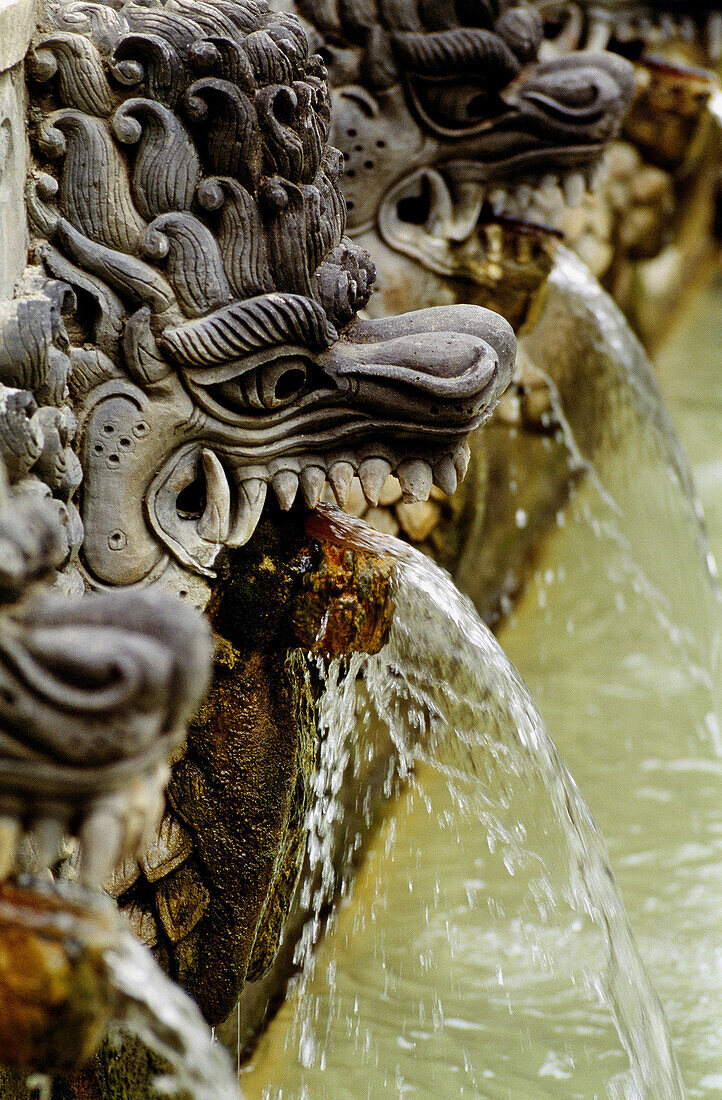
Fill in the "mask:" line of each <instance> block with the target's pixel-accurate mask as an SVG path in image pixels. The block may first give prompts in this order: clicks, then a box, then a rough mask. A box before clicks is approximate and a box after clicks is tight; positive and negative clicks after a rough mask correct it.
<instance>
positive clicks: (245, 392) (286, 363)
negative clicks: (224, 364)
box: [216, 358, 307, 409]
mask: <svg viewBox="0 0 722 1100" xmlns="http://www.w3.org/2000/svg"><path fill="white" fill-rule="evenodd" d="M306 372H307V364H306V363H305V362H304V361H303V359H300V358H288V359H279V360H276V361H275V362H274V363H267V364H266V365H265V366H263V367H258V368H257V369H256V370H251V371H248V373H247V374H242V375H241V376H240V377H239V378H233V379H231V380H230V381H228V382H222V383H221V384H220V385H219V386H218V387H217V388H216V392H217V394H218V395H219V396H220V397H222V399H223V401H224V403H227V404H229V405H231V406H232V407H235V408H241V409H248V408H252V409H278V408H281V407H282V406H283V405H289V404H290V403H291V402H292V401H293V400H295V399H296V398H297V397H298V396H299V395H300V394H301V393H302V392H303V390H304V389H305V387H306V381H307V374H306Z"/></svg>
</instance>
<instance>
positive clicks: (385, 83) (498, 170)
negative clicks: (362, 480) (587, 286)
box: [297, 0, 633, 322]
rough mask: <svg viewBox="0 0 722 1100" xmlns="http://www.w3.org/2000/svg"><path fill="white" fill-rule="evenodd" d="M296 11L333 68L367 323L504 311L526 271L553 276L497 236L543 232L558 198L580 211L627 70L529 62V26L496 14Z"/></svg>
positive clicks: (486, 0) (302, 7) (412, 8)
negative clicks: (453, 305) (478, 308)
mask: <svg viewBox="0 0 722 1100" xmlns="http://www.w3.org/2000/svg"><path fill="white" fill-rule="evenodd" d="M297 7H298V10H299V11H300V12H301V14H302V15H303V16H304V18H306V19H307V20H309V22H310V23H311V24H312V25H313V27H314V28H315V29H316V31H317V32H318V33H319V35H320V38H319V42H322V46H321V48H322V50H323V51H324V57H325V59H326V61H327V64H328V66H329V74H330V80H331V84H332V87H333V89H334V92H333V112H332V118H333V130H332V140H333V141H334V142H336V143H337V144H338V146H339V148H340V149H341V150H342V151H343V153H344V154H345V157H346V171H345V175H344V177H343V187H344V194H345V195H346V200H347V205H348V210H349V220H348V231H349V234H350V235H351V236H352V237H354V238H355V239H357V240H358V241H359V242H361V243H363V244H364V245H366V246H368V247H370V248H373V249H374V255H375V256H376V258H377V266H378V268H379V278H378V285H379V292H378V293H377V294H376V295H375V296H374V298H373V300H372V303H371V309H372V310H373V311H375V312H377V313H381V312H393V311H395V310H396V309H398V308H402V307H403V308H407V307H408V306H410V305H413V306H415V307H418V306H423V305H427V304H429V302H432V301H448V300H450V298H452V299H455V300H467V301H468V300H474V301H485V302H486V304H489V303H491V302H493V303H494V306H495V308H496V307H500V308H501V309H502V312H505V311H504V304H503V303H504V297H503V296H504V294H505V292H506V293H507V294H508V291H507V288H506V286H505V285H504V284H505V282H506V280H507V279H508V277H509V276H511V281H512V282H513V281H514V279H515V278H516V281H517V282H519V281H521V283H522V285H523V284H524V281H525V279H526V276H525V273H524V268H525V266H526V267H534V266H535V261H537V262H538V263H540V264H541V266H542V267H544V266H545V267H546V270H548V266H549V265H548V262H546V264H545V262H544V259H543V257H541V258H540V256H539V252H540V245H539V240H538V237H539V236H540V235H539V234H536V235H535V234H534V232H533V231H527V232H524V231H522V229H521V227H518V226H516V229H515V231H514V232H513V233H512V234H511V241H510V240H509V234H508V232H506V231H505V229H504V228H503V223H504V221H505V220H506V221H507V222H508V221H509V219H512V220H513V221H514V223H515V225H516V223H518V222H519V221H522V222H524V223H529V225H530V226H533V225H535V224H536V225H537V226H539V227H546V228H548V227H549V226H553V225H554V223H555V221H558V219H559V215H560V211H562V209H563V207H564V199H565V197H566V199H567V200H568V201H569V202H571V203H573V204H575V203H577V202H579V200H580V199H581V197H582V196H583V194H584V191H585V186H586V183H587V182H588V180H590V179H591V178H592V177H593V176H594V174H595V172H596V169H597V167H598V164H599V160H600V156H601V153H602V152H603V150H604V148H605V146H606V144H607V143H608V142H609V140H610V139H611V137H612V136H613V135H614V134H615V133H616V132H617V130H618V128H619V125H620V123H621V119H622V115H623V113H624V111H625V109H626V107H627V106H628V103H629V101H630V98H631V94H632V89H633V73H632V70H631V67H630V66H629V65H628V64H627V63H626V62H625V61H624V60H622V59H620V58H617V57H614V56H612V55H610V54H595V53H591V52H585V53H576V54H570V55H569V56H566V57H563V58H558V59H552V60H550V61H539V60H538V55H539V50H540V46H541V44H542V21H541V18H540V16H539V14H538V13H537V12H536V11H535V10H534V9H533V8H531V7H530V6H527V7H521V6H514V7H512V6H510V5H509V4H506V3H498V2H497V0H480V2H479V3H477V4H473V5H468V4H461V3H454V2H453V0H450V2H448V3H441V4H438V3H425V2H424V0H418V2H417V0H408V2H405V3H403V4H389V3H387V2H385V0H380V2H379V3H377V4H373V5H367V4H362V3H355V2H353V0H352V2H351V3H346V4H336V3H334V2H332V0H329V2H324V0H298V4H297ZM511 228H513V229H514V228H515V227H514V226H512V227H511ZM542 236H543V234H542ZM377 242H379V244H378V246H377ZM507 248H508V249H509V253H510V254H507ZM541 251H542V252H543V245H542V247H541ZM406 258H408V259H410V260H411V261H413V263H412V264H409V263H408V262H407V259H406ZM510 269H511V270H510ZM414 272H415V275H414V274H413V273H414ZM424 273H426V274H424ZM438 276H441V278H438ZM450 279H458V280H466V284H465V287H464V288H463V289H459V290H458V291H455V290H453V289H452V290H451V291H450V290H449V285H450V284H449V280H450ZM537 284H538V280H537ZM472 288H474V289H472ZM476 288H481V289H476ZM495 295H498V296H499V297H498V298H497V297H495ZM463 296H465V297H463ZM513 312H514V310H513V309H511V310H509V311H506V312H505V316H507V317H510V315H511V313H513ZM512 319H513V320H514V321H515V322H516V321H517V320H518V318H517V317H514V318H512Z"/></svg>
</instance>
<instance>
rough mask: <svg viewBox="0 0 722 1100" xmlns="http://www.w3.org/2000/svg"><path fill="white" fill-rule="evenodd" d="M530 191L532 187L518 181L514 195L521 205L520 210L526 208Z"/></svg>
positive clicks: (530, 194) (529, 198) (529, 199)
mask: <svg viewBox="0 0 722 1100" xmlns="http://www.w3.org/2000/svg"><path fill="white" fill-rule="evenodd" d="M532 193H533V192H532V189H531V187H530V186H529V184H527V183H520V184H519V186H518V187H517V189H516V192H515V194H514V197H515V199H516V201H517V202H518V203H519V205H520V206H521V208H522V210H526V208H527V207H528V205H529V203H530V202H531V197H532Z"/></svg>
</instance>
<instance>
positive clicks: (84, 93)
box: [28, 0, 365, 354]
mask: <svg viewBox="0 0 722 1100" xmlns="http://www.w3.org/2000/svg"><path fill="white" fill-rule="evenodd" d="M50 17H51V21H52V22H53V23H54V24H55V25H54V26H53V28H52V29H51V30H50V31H49V32H46V33H42V34H40V35H39V36H38V38H37V40H36V42H35V44H34V48H33V51H32V52H31V56H30V59H29V73H30V76H31V78H32V79H33V80H34V81H36V82H37V83H39V84H41V85H46V86H49V89H50V91H51V94H52V95H53V96H54V98H55V100H56V104H57V109H56V110H54V111H51V112H49V113H48V112H47V111H46V110H44V114H45V121H44V122H43V123H42V125H41V126H40V128H39V129H38V130H37V131H36V132H35V133H34V134H33V135H32V136H33V138H34V145H35V149H36V151H37V154H38V157H39V159H40V161H41V164H40V167H41V169H42V171H41V172H38V173H36V174H35V176H34V177H33V178H31V180H30V181H29V197H28V206H29V209H30V211H31V220H32V225H33V228H34V230H35V231H36V233H37V234H38V235H39V236H41V237H45V238H46V240H48V241H50V242H52V244H53V245H54V246H55V250H57V252H59V253H60V254H62V255H63V256H64V257H66V259H67V260H68V261H70V262H69V263H67V264H65V265H64V274H65V277H67V278H68V279H69V280H70V281H71V282H73V273H74V272H75V273H77V277H76V281H75V282H74V284H73V285H76V286H77V287H78V289H79V290H81V291H82V292H84V293H86V294H87V293H89V287H91V288H92V287H97V291H96V292H95V293H93V292H92V290H91V291H90V293H91V297H93V298H94V299H96V300H113V301H115V302H118V301H119V302H120V303H122V307H123V310H124V311H125V320H124V322H123V323H127V320H128V319H129V317H130V315H131V314H132V313H133V312H134V311H135V310H136V309H138V308H139V307H147V308H148V309H149V310H150V312H151V315H152V317H153V322H152V327H153V331H154V333H155V335H156V337H157V338H160V337H161V336H162V334H163V332H164V331H165V330H166V329H169V330H170V329H172V330H173V332H174V334H175V336H174V340H175V341H178V340H180V335H179V334H180V333H181V332H182V329H183V326H184V325H186V324H189V325H196V322H198V321H199V319H202V318H205V317H208V316H209V315H211V316H212V315H215V314H216V311H219V310H222V309H224V308H226V307H229V306H230V305H232V304H233V303H234V301H235V302H236V303H238V302H239V301H243V300H244V299H246V298H253V297H255V296H258V295H261V296H262V295H263V294H270V295H272V296H273V299H274V303H275V304H274V305H273V306H272V305H271V303H269V305H268V309H267V310H266V313H267V314H268V315H269V316H270V315H273V317H274V322H273V325H272V326H271V328H272V330H273V337H274V338H277V339H278V341H279V342H283V341H284V340H291V339H292V340H293V342H297V340H298V338H299V336H301V335H303V334H304V333H305V334H306V335H307V336H308V338H309V339H313V340H314V341H315V343H316V344H317V345H318V343H319V342H320V343H327V342H329V341H331V340H333V339H335V338H336V329H335V326H336V325H337V324H344V323H346V322H347V321H348V319H349V318H348V315H347V314H348V310H347V309H346V307H345V306H344V308H343V309H342V312H341V314H339V315H338V316H337V315H335V314H334V303H335V302H341V301H346V300H347V297H348V295H346V299H344V293H343V292H342V288H343V287H345V286H346V284H347V283H348V278H347V277H346V278H345V277H344V276H345V273H344V271H343V270H341V267H339V266H338V263H337V262H336V261H335V262H336V267H338V283H339V288H338V289H337V288H336V287H334V286H329V270H336V268H331V269H329V268H328V267H327V268H325V269H324V276H323V279H320V278H318V277H317V272H318V270H319V267H320V265H321V264H323V262H324V260H325V258H326V257H327V256H330V255H331V254H333V255H334V256H344V255H347V256H348V264H347V266H348V269H349V271H352V270H354V268H358V262H357V261H356V260H355V259H354V256H353V252H352V251H351V252H348V251H347V252H344V250H343V249H341V251H340V252H339V246H340V244H341V242H342V239H343V232H344V228H345V207H344V204H343V199H342V197H341V192H340V188H339V186H338V167H337V166H336V165H335V164H334V162H333V158H332V157H330V156H329V155H328V154H325V153H324V149H325V146H326V141H327V138H328V131H329V126H330V107H329V92H328V87H327V83H326V77H325V70H324V68H323V65H322V63H321V61H320V59H319V58H318V57H316V56H313V55H310V54H309V47H308V41H307V38H306V36H305V33H304V31H303V29H302V27H301V26H300V24H299V23H298V22H297V21H296V20H295V19H294V18H293V17H291V16H289V15H286V14H279V13H274V12H271V11H270V10H269V8H268V6H267V5H266V4H265V3H264V2H263V0H254V2H245V0H193V2H191V0H173V3H172V5H171V6H170V7H169V8H168V9H167V10H166V7H165V5H164V3H163V2H162V0H157V2H156V3H155V4H151V5H145V4H144V5H140V4H136V3H134V2H133V0H128V2H126V3H125V4H124V5H123V6H122V7H119V8H116V7H111V6H110V5H109V4H107V5H106V4H104V3H100V2H99V3H84V4H83V5H82V10H81V8H80V6H78V5H77V4H74V3H72V2H69V0H61V2H60V3H56V4H55V6H54V7H53V8H52V9H51V12H50ZM98 181H101V183H102V185H103V190H102V193H101V192H100V191H99V190H98ZM103 181H105V183H103ZM269 181H270V183H269ZM274 181H275V182H274ZM269 186H270V187H271V191H272V193H273V195H274V196H275V197H274V202H273V203H272V204H271V205H270V206H269V202H268V195H269ZM239 229H241V230H243V232H241V233H239V232H238V230H239ZM45 247H46V253H45V254H46V255H48V254H49V253H47V246H45ZM350 247H351V249H353V246H350ZM40 254H42V250H41V252H40ZM291 256H292V257H293V262H292V263H289V262H288V259H289V257H291ZM55 266H56V268H57V267H58V263H57V262H56V263H55ZM341 266H343V265H341ZM299 295H301V296H306V297H307V298H309V299H310V300H311V301H310V302H309V304H308V306H307V307H303V308H300V307H299V305H298V301H297V298H298V296H299ZM284 298H287V299H288V301H287V302H286V303H285V305H284V304H283V299H284ZM259 300H260V299H259ZM364 304H365V301H364V300H363V298H362V297H359V300H358V302H356V303H355V308H356V309H358V308H361V307H362V306H363V305H364ZM258 308H260V307H258ZM261 313H262V314H263V313H264V311H263V310H261ZM301 318H305V320H304V321H303V322H302V321H301ZM219 324H220V322H219ZM96 328H97V325H96ZM242 328H243V339H242V340H241V344H242V346H243V348H244V349H245V348H248V350H252V348H253V346H254V345H253V340H254V338H255V337H257V338H258V340H259V341H260V346H266V344H267V342H268V339H269V334H270V330H269V329H268V328H267V326H266V325H265V324H260V325H253V324H249V325H243V326H242ZM211 330H214V331H219V325H216V326H215V329H214V326H213V325H211V326H210V329H209V331H211ZM93 339H94V342H95V344H96V346H101V343H102V341H103V339H104V337H103V334H102V333H101V332H100V331H94V332H93ZM189 339H190V338H189ZM211 343H212V344H213V346H214V347H215V349H216V352H214V354H216V353H217V348H218V346H219V344H218V343H217V341H215V342H214V341H211ZM119 346H120V342H118V343H116V347H119ZM195 346H196V352H197V354H200V351H201V348H202V346H203V342H202V341H201V342H200V343H198V342H197V341H196V343H195ZM209 346H210V344H209ZM238 350H241V349H240V345H239V349H238Z"/></svg>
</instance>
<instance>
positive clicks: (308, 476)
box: [300, 466, 326, 508]
mask: <svg viewBox="0 0 722 1100" xmlns="http://www.w3.org/2000/svg"><path fill="white" fill-rule="evenodd" d="M300 481H301V492H302V493H303V499H304V500H305V501H306V504H307V505H308V507H309V508H315V507H316V505H317V504H318V502H319V500H320V499H321V493H322V492H323V487H324V485H325V484H326V473H325V471H324V470H322V469H321V467H320V466H306V467H305V469H303V470H301V478H300Z"/></svg>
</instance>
